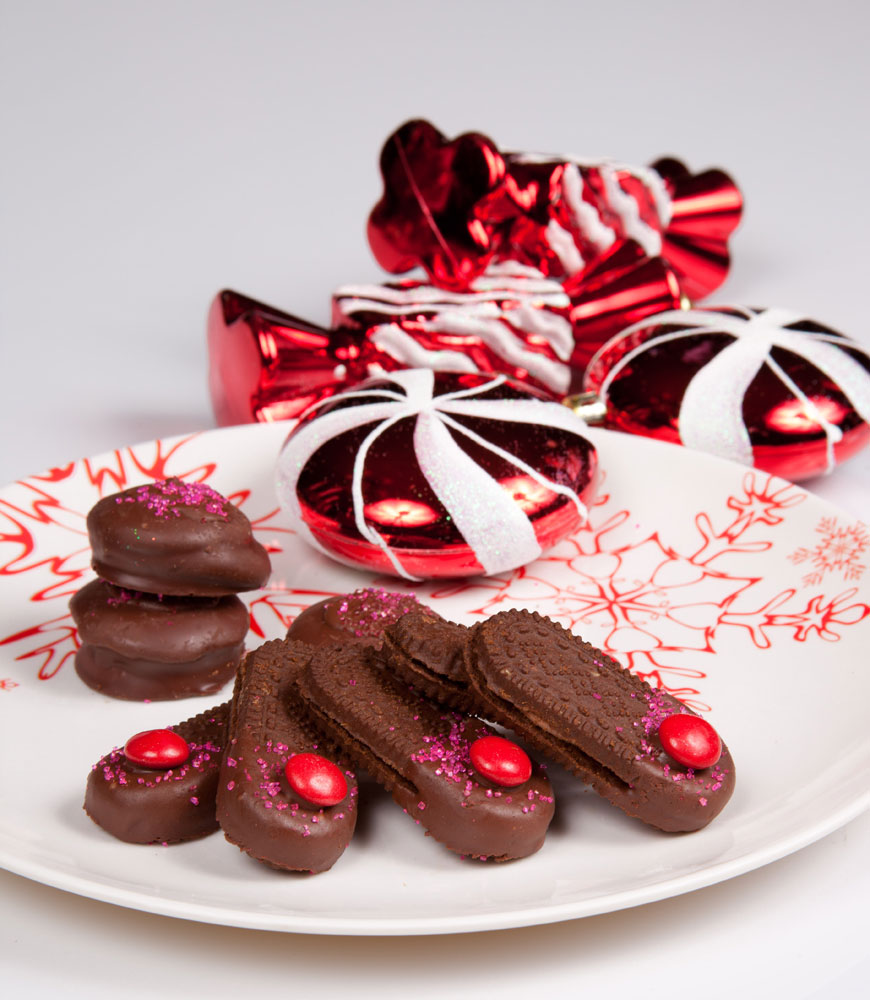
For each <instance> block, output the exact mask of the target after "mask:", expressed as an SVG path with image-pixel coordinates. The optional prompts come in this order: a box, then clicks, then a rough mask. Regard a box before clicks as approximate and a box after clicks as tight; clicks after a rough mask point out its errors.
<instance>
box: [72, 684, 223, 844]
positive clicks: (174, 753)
mask: <svg viewBox="0 0 870 1000" xmlns="http://www.w3.org/2000/svg"><path fill="white" fill-rule="evenodd" d="M228 717H229V704H228V703H227V704H225V705H219V706H218V707H217V708H212V709H210V710H209V711H207V712H201V713H200V714H199V715H196V716H194V717H193V718H192V719H188V720H187V721H185V722H182V723H179V724H178V725H175V726H170V727H169V729H168V730H163V731H158V732H157V733H155V734H154V736H153V737H152V739H151V741H150V745H151V748H152V750H153V748H154V746H155V744H157V750H158V754H157V755H155V754H154V753H150V754H148V753H146V754H144V755H136V754H133V753H132V751H131V756H132V757H133V758H134V759H130V758H129V757H128V756H127V754H126V753H125V751H124V749H122V748H116V749H114V750H112V751H111V752H110V753H107V754H106V755H105V756H104V757H101V758H100V759H99V760H98V761H97V763H96V764H94V766H93V768H92V769H91V773H90V774H89V775H88V781H87V786H86V791H85V803H84V809H85V812H86V813H87V814H88V816H90V818H91V819H92V820H93V821H94V822H95V823H96V824H97V825H98V826H101V827H102V828H103V829H104V830H105V831H106V832H107V833H110V834H112V836H113V837H117V838H118V839H119V840H124V841H126V842H128V843H130V844H155V843H166V844H171V843H177V842H179V841H183V840H194V839H196V838H197V837H203V836H205V835H206V834H208V833H213V832H214V831H215V830H217V828H218V824H217V819H216V818H215V796H216V794H217V783H218V773H219V771H220V761H221V756H222V754H223V749H224V746H225V741H226V726H227V719H228ZM167 732H168V733H169V736H168V737H167V736H166V735H165V734H166V733H167ZM173 734H174V735H175V736H176V738H177V737H180V738H181V741H182V743H183V744H186V747H187V756H186V758H185V759H183V760H180V759H179V757H180V755H179V752H178V748H177V746H174V745H173V743H175V742H177V740H176V741H172V739H171V737H172V735H173ZM138 735H139V736H144V735H146V734H138ZM147 735H149V736H150V735H151V734H147ZM135 740H136V737H134V739H133V740H130V741H129V742H128V746H129V745H130V744H132V743H134V741H135ZM138 742H139V743H141V742H142V741H141V740H139V741H138ZM167 743H169V751H170V753H169V755H168V756H167V755H164V757H163V764H162V766H155V765H156V763H159V760H160V757H159V750H160V746H161V745H162V746H164V747H166V744H167ZM182 754H183V751H182ZM149 758H150V759H151V761H152V763H150V764H149V763H145V762H143V761H145V760H147V759H149ZM137 760H139V761H140V762H139V763H137V762H136V761H137Z"/></svg>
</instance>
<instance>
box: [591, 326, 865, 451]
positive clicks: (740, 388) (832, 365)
mask: <svg viewBox="0 0 870 1000" xmlns="http://www.w3.org/2000/svg"><path fill="white" fill-rule="evenodd" d="M805 319H806V317H803V316H801V314H799V313H795V312H792V311H790V310H786V309H766V310H760V311H759V312H757V313H756V312H753V313H751V314H750V316H749V319H748V320H743V319H740V318H737V317H733V316H728V315H726V314H722V313H714V312H703V311H700V310H681V309H676V310H670V311H668V312H664V313H659V314H657V315H656V316H655V317H653V319H652V321H651V320H649V319H648V320H641V321H639V322H637V323H634V324H633V325H632V326H630V327H628V328H626V329H625V330H623V331H622V332H621V333H620V334H619V338H620V339H624V338H630V337H631V335H632V334H633V333H635V332H636V331H638V330H642V329H646V328H648V327H649V326H650V325H651V322H654V324H655V325H656V326H659V325H661V326H665V325H667V324H668V323H674V324H679V325H680V326H684V327H687V329H681V330H676V331H673V332H671V333H666V334H663V335H662V336H660V337H654V338H651V339H650V340H647V341H645V342H644V343H642V344H640V345H639V346H638V347H636V348H634V349H633V350H631V351H629V352H628V353H627V354H625V355H624V356H623V357H622V358H621V359H620V360H619V361H618V362H617V363H616V364H615V365H614V366H613V367H612V368H611V369H610V371H609V372H608V373H607V375H606V377H605V378H604V380H603V381H602V384H601V387H600V389H599V394H600V396H601V398H602V399H606V397H607V394H608V392H609V390H610V385H611V383H612V382H613V380H614V378H616V376H617V375H618V374H619V372H620V371H622V370H623V369H624V368H625V367H626V366H627V365H630V364H631V363H632V361H633V360H634V359H635V358H637V357H638V356H639V355H641V354H643V353H645V352H646V351H648V350H649V349H650V348H653V347H657V346H659V345H661V344H663V343H667V342H668V341H671V340H681V339H684V338H686V337H691V336H695V335H697V334H699V333H725V334H727V335H729V336H731V337H732V338H733V340H732V343H730V344H729V345H728V346H727V347H725V348H724V349H723V350H721V351H720V352H719V353H718V354H717V355H716V356H715V357H713V358H712V359H711V360H710V361H709V362H707V364H706V365H704V367H703V368H701V369H700V370H699V371H698V372H697V373H696V374H695V375H694V376H693V377H692V379H691V381H690V382H689V384H688V386H687V387H686V391H685V394H684V396H683V399H682V402H681V404H680V413H679V432H680V440H681V441H682V442H683V444H685V445H686V446H687V447H690V448H698V449H701V450H703V451H709V452H712V453H713V454H717V455H721V456H723V457H725V458H731V459H734V460H735V461H738V462H742V463H743V464H744V465H751V464H752V459H753V456H752V445H751V443H750V440H749V433H748V431H747V429H746V425H745V423H744V421H743V412H742V411H743V397H744V396H745V394H746V390H747V389H748V387H749V386H750V384H751V383H752V380H753V379H754V378H755V376H756V375H757V374H758V371H759V369H760V368H761V366H762V365H763V364H767V365H768V366H769V367H770V368H771V370H772V371H773V372H774V374H776V375H777V377H778V378H779V379H780V380H781V381H782V382H783V384H784V385H785V386H786V388H788V390H789V391H790V392H791V393H792V395H793V396H794V397H795V398H796V399H798V400H799V401H800V402H801V403H803V404H804V407H805V412H807V413H808V414H812V416H813V417H814V419H816V420H817V421H818V423H819V425H820V426H821V428H822V430H823V431H824V433H825V437H826V440H827V455H828V468H829V470H830V468H832V467H833V464H834V453H833V445H834V444H835V443H836V442H837V441H839V440H840V438H841V436H842V432H841V431H840V429H839V428H838V427H836V426H835V425H834V424H831V423H830V422H828V421H827V420H825V419H824V418H823V417H822V415H821V414H820V413H819V411H818V409H817V407H816V406H815V405H814V404H813V403H812V401H811V400H809V399H808V398H807V397H806V395H805V394H804V393H803V392H802V391H801V390H800V389H799V387H798V386H796V385H795V384H794V382H793V381H792V380H791V379H790V378H789V377H788V376H787V374H786V373H785V372H784V371H783V370H782V368H781V367H780V366H779V365H778V364H776V362H775V361H774V360H773V358H771V357H770V350H771V348H772V347H779V348H781V349H783V350H787V351H790V352H791V353H792V354H796V355H797V356H798V357H801V358H804V359H805V360H807V361H809V362H810V363H811V364H813V365H815V367H816V368H818V369H819V371H821V372H822V373H823V374H824V375H826V376H827V377H828V378H829V379H831V381H832V382H835V383H836V384H837V385H838V386H839V387H840V389H841V391H842V392H843V394H844V395H845V396H846V398H847V399H848V400H849V402H850V404H851V405H852V407H853V408H854V409H855V411H856V413H858V415H859V416H860V417H861V418H862V419H863V420H864V421H866V422H870V375H868V373H867V372H866V371H865V370H864V368H863V367H862V366H861V365H860V364H858V362H857V361H855V359H854V358H852V357H850V355H849V354H847V353H846V352H845V351H843V350H842V349H840V347H838V346H837V345H838V344H839V345H843V344H845V346H848V347H849V348H853V349H856V350H858V351H860V352H861V353H862V354H865V355H867V352H866V351H865V350H864V349H863V348H862V347H860V345H857V344H855V343H854V342H852V341H843V340H838V338H836V337H832V336H831V335H830V334H816V333H813V332H809V331H803V330H793V329H786V328H785V327H788V326H791V325H793V324H795V323H800V322H802V321H804V320H805ZM867 356H870V355H867ZM590 367H591V366H590Z"/></svg>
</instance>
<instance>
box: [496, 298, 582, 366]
mask: <svg viewBox="0 0 870 1000" xmlns="http://www.w3.org/2000/svg"><path fill="white" fill-rule="evenodd" d="M501 319H503V320H504V321H505V322H507V323H510V325H511V326H512V327H514V328H515V329H517V330H522V331H523V332H525V333H530V334H532V335H533V336H535V337H540V338H541V339H542V340H545V341H546V342H547V343H548V344H549V345H550V347H552V349H553V352H554V353H555V355H556V357H557V358H561V359H562V360H563V361H568V360H569V358H570V357H571V355H572V353H573V351H574V331H573V329H572V327H571V323H570V321H569V320H567V319H566V318H565V317H564V316H559V315H558V314H557V313H551V312H546V311H545V310H543V309H538V308H537V307H536V306H533V305H530V304H529V303H527V302H521V303H520V304H519V305H518V306H515V307H514V308H513V309H504V310H502V314H501Z"/></svg>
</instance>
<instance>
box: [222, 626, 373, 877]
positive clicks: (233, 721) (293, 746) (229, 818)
mask: <svg viewBox="0 0 870 1000" xmlns="http://www.w3.org/2000/svg"><path fill="white" fill-rule="evenodd" d="M310 656H311V648H310V647H308V646H304V645H303V644H302V643H299V642H288V641H282V640H274V641H273V642H267V643H265V644H264V645H263V646H261V647H260V648H259V649H257V650H255V651H254V652H252V653H249V654H248V655H247V656H246V657H245V659H244V660H243V662H242V665H241V666H240V667H239V671H238V674H237V676H236V685H235V690H234V692H233V700H232V710H231V713H230V722H229V740H228V750H227V753H226V756H225V758H224V761H223V766H222V768H221V776H220V783H219V789H218V799H217V815H218V821H219V822H220V825H221V829H222V830H223V832H224V836H225V837H226V838H227V840H228V841H229V842H230V843H231V844H235V845H236V846H237V847H239V848H240V849H241V850H243V851H245V852H246V853H248V854H250V855H251V856H252V857H254V858H256V859H257V860H258V861H262V862H264V863H265V864H268V865H270V866H272V867H274V868H282V869H286V870H288V871H310V872H322V871H326V870H327V869H329V868H331V867H332V865H333V864H334V863H335V862H336V861H337V860H338V858H339V857H340V856H341V855H342V853H343V852H344V849H345V848H346V847H347V845H348V843H349V842H350V839H351V837H352V836H353V831H354V827H355V826H356V815H357V810H356V803H357V794H358V792H357V783H356V778H355V777H354V775H353V773H352V772H351V771H349V770H348V769H347V767H346V765H345V764H343V763H342V762H341V760H340V759H337V758H336V756H335V753H334V751H333V750H332V749H331V748H330V747H329V746H328V745H326V744H325V742H324V739H323V736H322V735H321V734H320V732H319V731H318V730H317V729H315V728H314V727H313V726H312V725H311V723H310V722H309V721H308V719H307V718H305V717H304V716H302V715H301V714H300V713H299V712H298V711H297V710H296V709H295V708H291V707H290V705H289V694H290V691H291V689H292V688H293V687H294V684H295V681H296V677H297V676H298V674H299V673H300V672H301V670H302V669H303V668H304V667H305V664H306V663H307V662H308V660H309V658H310ZM297 753H317V754H320V755H321V756H323V757H327V758H329V759H331V760H332V761H333V762H334V763H336V764H337V765H338V766H339V767H340V768H341V769H342V771H343V772H344V775H345V777H346V779H347V787H348V792H347V795H346V797H345V798H344V800H343V801H341V802H339V803H338V804H337V805H334V806H325V807H319V806H315V805H312V804H311V803H310V802H307V801H306V800H305V799H303V798H301V797H300V796H299V795H297V794H296V792H294V791H293V789H292V788H291V787H290V785H289V782H288V781H287V778H286V775H285V773H284V765H285V764H286V762H287V760H288V759H289V758H290V757H291V756H293V755H294V754H297Z"/></svg>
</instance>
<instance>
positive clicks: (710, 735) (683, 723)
mask: <svg viewBox="0 0 870 1000" xmlns="http://www.w3.org/2000/svg"><path fill="white" fill-rule="evenodd" d="M659 740H660V742H661V744H662V749H663V750H664V751H665V753H666V754H667V755H668V756H669V757H671V758H672V759H673V760H675V761H676V762H677V763H678V764H682V765H683V766H684V767H692V768H697V769H698V770H700V769H701V768H704V767H712V766H713V765H714V764H715V763H716V762H717V761H718V760H719V758H720V757H721V756H722V740H721V739H720V738H719V734H718V733H717V732H716V730H715V729H714V728H713V727H712V726H711V725H710V723H709V722H707V720H706V719H701V718H699V717H698V716H697V715H669V716H668V717H667V718H666V719H664V720H663V721H662V724H661V725H660V726H659Z"/></svg>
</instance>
